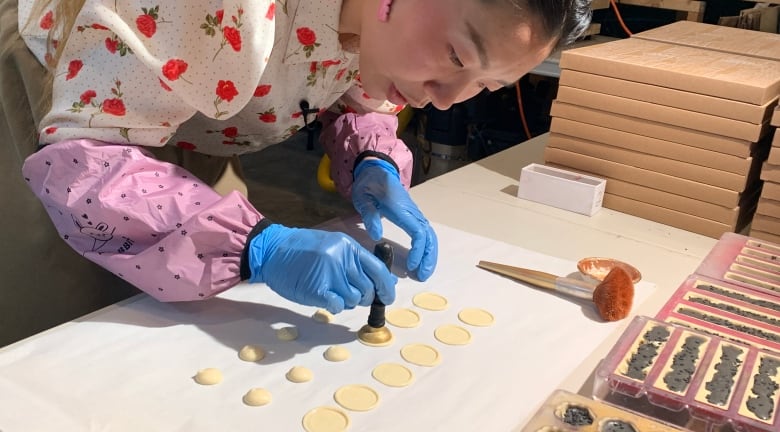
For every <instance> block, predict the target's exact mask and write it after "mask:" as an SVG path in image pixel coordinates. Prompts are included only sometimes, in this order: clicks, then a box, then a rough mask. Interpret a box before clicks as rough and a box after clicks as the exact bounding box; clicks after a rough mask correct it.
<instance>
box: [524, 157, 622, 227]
mask: <svg viewBox="0 0 780 432" xmlns="http://www.w3.org/2000/svg"><path fill="white" fill-rule="evenodd" d="M606 185H607V181H606V180H605V179H601V178H598V177H592V176H587V175H583V174H579V173H576V172H572V171H566V170H562V169H560V168H553V167H549V166H545V165H541V164H535V163H532V164H530V165H527V166H525V167H523V171H522V172H521V173H520V186H519V187H518V189H517V197H518V198H523V199H527V200H530V201H535V202H538V203H542V204H547V205H551V206H553V207H558V208H560V209H564V210H569V211H573V212H576V213H582V214H584V215H588V216H593V214H594V213H596V212H597V211H599V210H600V209H601V203H602V201H604V189H605V188H606Z"/></svg>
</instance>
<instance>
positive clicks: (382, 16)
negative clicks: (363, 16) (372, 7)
mask: <svg viewBox="0 0 780 432" xmlns="http://www.w3.org/2000/svg"><path fill="white" fill-rule="evenodd" d="M392 4H393V0H381V1H380V2H379V11H378V12H377V18H379V21H380V22H387V20H388V19H390V6H391V5H392Z"/></svg>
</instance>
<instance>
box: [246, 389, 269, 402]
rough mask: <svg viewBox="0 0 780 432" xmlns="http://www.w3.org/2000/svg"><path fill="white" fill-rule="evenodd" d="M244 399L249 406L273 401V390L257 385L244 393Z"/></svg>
mask: <svg viewBox="0 0 780 432" xmlns="http://www.w3.org/2000/svg"><path fill="white" fill-rule="evenodd" d="M243 401H244V403H245V404H247V405H249V406H263V405H268V404H269V403H271V392H269V391H268V390H266V389H264V388H260V387H256V388H253V389H251V390H249V391H248V392H246V394H245V395H244V398H243Z"/></svg>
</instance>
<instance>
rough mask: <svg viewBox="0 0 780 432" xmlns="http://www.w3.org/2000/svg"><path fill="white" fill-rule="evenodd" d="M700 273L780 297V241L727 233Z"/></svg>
mask: <svg viewBox="0 0 780 432" xmlns="http://www.w3.org/2000/svg"><path fill="white" fill-rule="evenodd" d="M696 273H697V274H700V275H702V276H706V277H711V278H714V279H719V280H722V281H725V282H729V283H733V284H736V285H740V286H744V287H747V288H750V289H754V290H757V291H761V292H765V293H768V294H771V295H774V296H777V297H780V245H779V244H777V243H772V242H768V241H766V240H760V239H756V238H753V237H747V236H744V235H741V234H735V233H724V234H723V235H722V236H721V238H720V239H719V240H718V242H717V243H716V244H715V246H714V247H713V248H712V250H711V251H710V253H709V254H707V256H706V257H705V258H704V260H702V262H701V264H699V268H698V269H696Z"/></svg>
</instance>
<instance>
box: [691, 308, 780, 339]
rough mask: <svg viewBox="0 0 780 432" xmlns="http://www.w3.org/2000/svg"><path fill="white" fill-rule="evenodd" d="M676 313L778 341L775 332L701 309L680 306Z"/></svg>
mask: <svg viewBox="0 0 780 432" xmlns="http://www.w3.org/2000/svg"><path fill="white" fill-rule="evenodd" d="M677 312H678V313H680V314H682V315H687V316H689V317H692V318H696V319H698V320H702V321H706V322H708V323H712V324H715V325H719V326H721V327H726V328H730V329H732V330H734V331H738V332H740V333H745V334H748V335H751V336H755V337H757V338H761V339H764V340H768V341H771V342H775V343H780V336H778V335H777V334H775V333H770V332H767V331H764V330H761V329H758V328H756V327H750V326H748V325H745V324H740V323H735V322H734V321H731V320H728V319H726V318H721V317H718V316H714V315H710V314H707V313H704V312H702V311H698V310H695V309H691V308H680V309H679V310H678V311H677Z"/></svg>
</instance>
